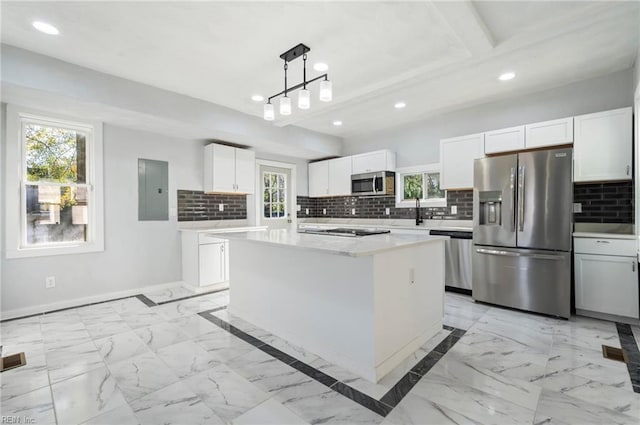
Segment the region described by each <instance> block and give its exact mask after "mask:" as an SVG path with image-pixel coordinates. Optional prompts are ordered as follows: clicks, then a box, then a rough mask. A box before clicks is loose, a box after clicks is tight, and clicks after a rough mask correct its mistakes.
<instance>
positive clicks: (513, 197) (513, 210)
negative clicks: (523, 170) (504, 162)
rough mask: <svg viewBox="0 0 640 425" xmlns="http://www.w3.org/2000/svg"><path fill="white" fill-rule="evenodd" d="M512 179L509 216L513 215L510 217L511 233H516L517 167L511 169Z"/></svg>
mask: <svg viewBox="0 0 640 425" xmlns="http://www.w3.org/2000/svg"><path fill="white" fill-rule="evenodd" d="M509 177H510V182H509V183H510V188H511V205H510V210H509V214H511V217H510V221H511V231H512V232H515V231H516V206H515V202H516V169H515V167H511V175H510V176H509Z"/></svg>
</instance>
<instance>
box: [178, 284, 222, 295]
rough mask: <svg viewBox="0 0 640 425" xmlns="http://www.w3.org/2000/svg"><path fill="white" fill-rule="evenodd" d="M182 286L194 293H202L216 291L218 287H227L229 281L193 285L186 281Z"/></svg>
mask: <svg viewBox="0 0 640 425" xmlns="http://www.w3.org/2000/svg"><path fill="white" fill-rule="evenodd" d="M182 287H183V288H185V289H187V290H189V291H191V292H193V293H194V294H204V293H205V292H211V291H217V290H219V289H228V288H229V281H225V282H222V283H216V284H213V285H207V286H193V285H189V284H188V283H183V284H182Z"/></svg>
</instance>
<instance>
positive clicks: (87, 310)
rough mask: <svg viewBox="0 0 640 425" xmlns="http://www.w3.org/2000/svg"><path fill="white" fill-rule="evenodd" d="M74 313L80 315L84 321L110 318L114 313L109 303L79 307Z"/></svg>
mask: <svg viewBox="0 0 640 425" xmlns="http://www.w3.org/2000/svg"><path fill="white" fill-rule="evenodd" d="M76 313H78V315H80V317H81V318H82V319H83V320H85V319H95V318H98V317H104V316H110V315H112V314H114V313H116V311H115V310H114V309H113V306H112V305H111V303H110V302H105V303H100V304H93V305H88V306H86V307H80V308H77V309H76Z"/></svg>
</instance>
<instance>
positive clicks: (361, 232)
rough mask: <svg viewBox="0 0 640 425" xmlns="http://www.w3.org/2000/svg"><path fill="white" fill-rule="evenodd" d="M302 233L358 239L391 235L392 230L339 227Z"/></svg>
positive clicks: (307, 230) (305, 230)
mask: <svg viewBox="0 0 640 425" xmlns="http://www.w3.org/2000/svg"><path fill="white" fill-rule="evenodd" d="M299 232H300V233H312V234H317V235H330V236H347V237H356V236H371V235H381V234H384V233H391V231H390V230H378V229H348V228H343V227H338V228H335V229H301V230H299Z"/></svg>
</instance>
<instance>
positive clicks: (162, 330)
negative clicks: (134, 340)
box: [134, 323, 189, 351]
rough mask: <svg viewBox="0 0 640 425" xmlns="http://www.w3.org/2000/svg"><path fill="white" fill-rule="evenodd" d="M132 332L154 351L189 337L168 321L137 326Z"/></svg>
mask: <svg viewBox="0 0 640 425" xmlns="http://www.w3.org/2000/svg"><path fill="white" fill-rule="evenodd" d="M134 332H135V333H136V334H137V335H138V336H139V337H140V339H142V341H144V343H145V344H147V345H148V346H149V348H151V349H152V350H154V351H155V350H158V349H160V348H162V347H166V346H167V345H173V344H177V343H178V342H182V341H186V340H187V339H189V337H188V336H187V335H185V334H184V333H183V332H182V331H181V330H180V329H179V328H178V327H176V326H174V325H172V324H169V323H159V324H157V325H153V326H149V327H146V328H139V329H136V330H134Z"/></svg>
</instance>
